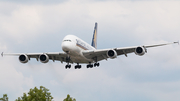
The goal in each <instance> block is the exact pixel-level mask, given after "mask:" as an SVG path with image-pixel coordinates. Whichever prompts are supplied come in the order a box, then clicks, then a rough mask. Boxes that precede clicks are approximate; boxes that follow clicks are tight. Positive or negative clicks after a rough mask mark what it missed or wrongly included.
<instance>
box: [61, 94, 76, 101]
mask: <svg viewBox="0 0 180 101" xmlns="http://www.w3.org/2000/svg"><path fill="white" fill-rule="evenodd" d="M63 101H76V99H73V98H72V97H70V95H69V94H68V95H67V98H65V99H64V100H63Z"/></svg>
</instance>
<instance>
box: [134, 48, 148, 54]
mask: <svg viewBox="0 0 180 101" xmlns="http://www.w3.org/2000/svg"><path fill="white" fill-rule="evenodd" d="M145 53H146V48H144V47H142V46H139V47H137V48H136V49H135V54H136V55H139V56H142V55H144V54H145Z"/></svg>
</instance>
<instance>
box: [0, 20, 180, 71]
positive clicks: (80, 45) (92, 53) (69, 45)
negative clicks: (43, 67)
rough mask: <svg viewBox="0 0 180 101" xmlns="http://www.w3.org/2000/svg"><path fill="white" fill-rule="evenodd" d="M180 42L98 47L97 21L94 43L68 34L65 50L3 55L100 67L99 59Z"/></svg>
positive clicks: (140, 53)
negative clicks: (107, 47)
mask: <svg viewBox="0 0 180 101" xmlns="http://www.w3.org/2000/svg"><path fill="white" fill-rule="evenodd" d="M176 43H178V44H179V41H178V42H172V43H164V44H155V45H143V46H133V47H121V48H109V49H97V23H95V27H94V33H93V38H92V44H91V45H90V44H88V43H86V42H85V41H83V40H82V39H80V38H78V37H77V36H75V35H67V36H65V37H64V39H63V40H62V44H61V47H62V50H63V51H64V52H47V53H10V54H7V53H6V54H4V53H3V52H2V54H1V55H2V56H3V55H14V56H19V61H20V62H21V63H27V62H28V61H29V60H30V59H31V58H35V59H36V60H37V61H39V60H40V61H41V62H42V63H47V62H48V61H49V60H52V61H53V62H54V61H60V62H61V63H63V62H66V63H67V65H66V66H65V68H66V69H67V68H71V64H73V63H77V65H75V69H80V68H81V65H80V64H83V63H84V64H87V68H92V67H98V66H99V65H100V64H99V61H101V60H107V59H108V58H110V59H115V58H117V56H119V55H125V56H126V57H127V54H129V53H135V54H136V55H139V56H143V55H144V54H145V53H147V48H151V47H157V46H164V45H169V44H176Z"/></svg>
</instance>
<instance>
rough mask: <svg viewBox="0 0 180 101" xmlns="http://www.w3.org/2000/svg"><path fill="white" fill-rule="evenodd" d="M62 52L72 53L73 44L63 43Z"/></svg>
mask: <svg viewBox="0 0 180 101" xmlns="http://www.w3.org/2000/svg"><path fill="white" fill-rule="evenodd" d="M61 46H62V50H63V51H64V52H66V53H68V52H70V50H71V43H70V42H63V43H62V45H61Z"/></svg>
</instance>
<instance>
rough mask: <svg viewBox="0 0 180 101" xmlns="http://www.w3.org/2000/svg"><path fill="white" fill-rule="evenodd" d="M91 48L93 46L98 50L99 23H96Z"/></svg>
mask: <svg viewBox="0 0 180 101" xmlns="http://www.w3.org/2000/svg"><path fill="white" fill-rule="evenodd" d="M91 46H93V47H94V48H97V23H95V27H94V34H93V39H92V44H91Z"/></svg>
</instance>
